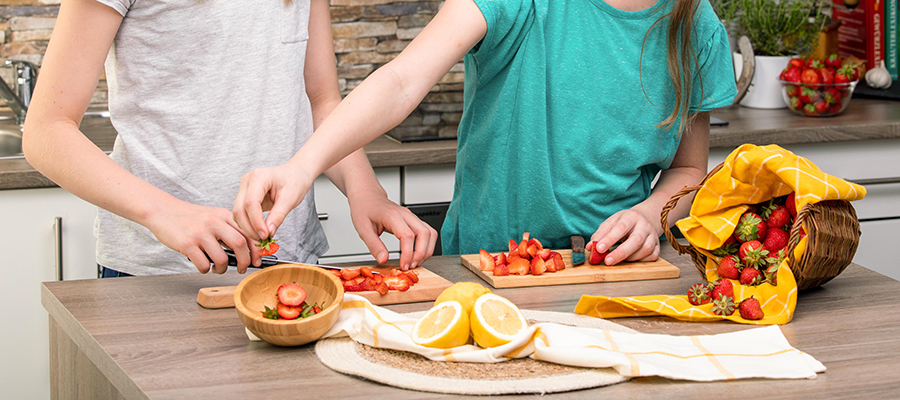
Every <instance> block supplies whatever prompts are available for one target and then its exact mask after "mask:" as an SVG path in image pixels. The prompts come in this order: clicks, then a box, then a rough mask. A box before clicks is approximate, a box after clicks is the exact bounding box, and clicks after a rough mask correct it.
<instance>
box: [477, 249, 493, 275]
mask: <svg viewBox="0 0 900 400" xmlns="http://www.w3.org/2000/svg"><path fill="white" fill-rule="evenodd" d="M478 258H479V260H480V265H479V268H481V270H482V271H493V270H494V266H495V265H496V263H495V262H494V257H491V254H490V253H488V252H487V250H485V249H481V250H480V251H479V252H478Z"/></svg>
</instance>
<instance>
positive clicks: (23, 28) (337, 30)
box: [0, 0, 464, 137]
mask: <svg viewBox="0 0 900 400" xmlns="http://www.w3.org/2000/svg"><path fill="white" fill-rule="evenodd" d="M259 1H270V0H259ZM306 1H308V0H306ZM59 3H60V0H0V77H2V78H3V79H4V80H6V81H7V82H11V80H12V78H13V73H12V71H11V69H10V68H9V67H6V66H5V65H4V64H2V62H3V61H5V60H7V59H16V60H25V61H30V62H32V63H34V64H37V65H40V64H41V60H42V58H43V54H44V51H45V50H46V49H47V43H48V41H49V40H50V35H51V33H52V32H53V25H54V23H55V22H56V15H57V13H58V12H59ZM442 3H443V2H442V1H404V0H331V20H332V35H333V36H334V52H335V57H336V59H337V66H338V79H339V87H340V89H341V94H342V95H346V94H347V93H349V92H350V91H351V90H353V88H355V87H356V86H357V85H358V84H359V83H360V82H362V80H363V79H365V77H366V76H368V75H369V74H370V73H372V71H374V70H375V69H377V68H378V67H380V66H382V65H383V64H385V63H387V62H389V61H390V60H392V59H393V58H394V57H396V56H397V54H398V53H399V52H400V51H402V50H403V49H404V48H405V47H406V45H407V44H408V43H409V42H410V41H411V40H412V39H413V38H415V36H416V35H417V34H418V33H419V32H420V31H421V30H422V28H423V27H424V26H425V25H426V24H427V23H428V22H429V21H430V20H431V18H432V17H433V16H434V14H435V13H437V10H438V9H439V8H440V5H441V4H442ZM463 75H464V73H463V64H462V62H460V63H459V64H457V65H456V66H455V67H454V68H453V69H452V70H451V71H450V72H449V73H448V74H447V75H445V76H444V77H443V78H442V79H441V80H440V82H439V83H438V84H437V85H435V86H434V87H433V88H432V89H431V93H429V94H428V95H427V96H426V97H425V99H424V101H423V102H422V104H420V105H419V107H418V108H417V109H416V110H415V111H413V113H412V114H411V115H410V116H409V118H407V120H406V121H404V122H403V123H402V124H401V125H400V126H398V127H397V128H396V129H398V130H401V131H402V132H403V134H404V136H408V135H413V134H414V135H421V136H427V137H453V136H456V127H457V125H458V124H459V116H460V113H461V111H462V86H463V85H462V83H463ZM106 95H107V91H106V81H105V80H104V79H101V81H100V84H99V85H98V86H97V90H96V92H95V94H94V96H93V98H92V99H91V105H92V106H104V105H105V104H106V99H107V96H106Z"/></svg>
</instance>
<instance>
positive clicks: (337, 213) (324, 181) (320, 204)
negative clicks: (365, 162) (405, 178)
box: [315, 167, 400, 260]
mask: <svg viewBox="0 0 900 400" xmlns="http://www.w3.org/2000/svg"><path fill="white" fill-rule="evenodd" d="M375 176H376V177H377V178H378V182H380V183H381V186H382V187H384V190H385V191H386V192H387V195H388V198H389V199H390V200H391V201H393V202H395V203H398V204H399V203H400V168H399V167H395V168H375ZM315 191H316V210H317V212H318V213H319V222H321V223H322V228H323V229H324V230H325V235H326V236H327V237H328V245H329V247H330V249H329V250H328V252H327V253H325V254H324V255H323V257H326V256H327V257H338V256H341V257H343V256H357V257H355V258H354V260H357V259H359V260H363V259H367V260H371V259H373V258H372V256H371V255H370V254H369V249H368V247H366V244H365V242H363V241H362V239H360V238H359V234H358V233H357V232H356V229H355V228H354V227H353V221H352V220H351V219H350V206H349V204H347V197H345V196H344V194H343V193H341V191H340V190H338V188H337V187H335V186H334V184H332V183H331V181H329V180H328V178H326V177H325V176H324V175H323V176H320V177H319V178H318V179H316V182H315ZM381 240H382V241H383V242H384V245H385V246H387V248H388V251H389V252H395V251H400V241H399V240H397V238H396V237H394V235H392V234H390V233H386V232H385V233H384V234H382V235H381ZM359 256H362V257H359ZM365 256H368V258H366V257H365Z"/></svg>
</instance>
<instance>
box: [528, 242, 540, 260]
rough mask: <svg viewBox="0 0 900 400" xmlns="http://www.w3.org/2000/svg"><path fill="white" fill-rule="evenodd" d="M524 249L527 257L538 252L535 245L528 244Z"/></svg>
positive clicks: (529, 257)
mask: <svg viewBox="0 0 900 400" xmlns="http://www.w3.org/2000/svg"><path fill="white" fill-rule="evenodd" d="M526 251H527V252H528V259H532V258H534V257H535V256H536V255H537V253H538V248H537V245H534V244H529V245H528V249H527V250H526Z"/></svg>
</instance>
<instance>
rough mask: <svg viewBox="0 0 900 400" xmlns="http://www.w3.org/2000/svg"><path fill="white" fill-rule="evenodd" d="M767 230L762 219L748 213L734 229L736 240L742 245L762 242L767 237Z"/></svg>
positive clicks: (757, 215) (742, 216)
mask: <svg viewBox="0 0 900 400" xmlns="http://www.w3.org/2000/svg"><path fill="white" fill-rule="evenodd" d="M766 229H767V228H766V223H765V222H763V219H762V217H760V216H759V214H756V213H752V212H749V211H748V212H745V213H744V214H743V215H741V219H740V220H739V221H738V224H737V227H735V228H734V238H735V239H737V240H738V241H739V242H741V243H744V242H748V241H751V240H762V239H764V238H765V237H766Z"/></svg>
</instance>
